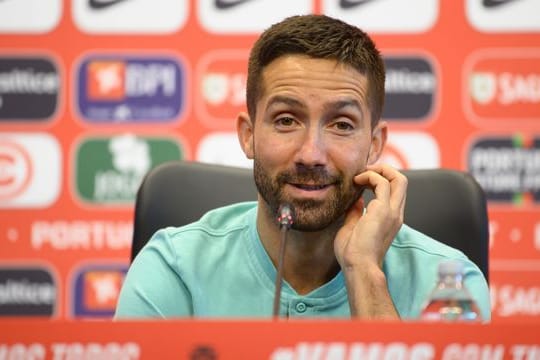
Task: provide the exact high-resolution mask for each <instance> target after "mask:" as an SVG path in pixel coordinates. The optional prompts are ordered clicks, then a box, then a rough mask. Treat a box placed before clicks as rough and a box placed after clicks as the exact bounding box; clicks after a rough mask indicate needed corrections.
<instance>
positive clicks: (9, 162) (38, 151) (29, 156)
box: [0, 132, 62, 209]
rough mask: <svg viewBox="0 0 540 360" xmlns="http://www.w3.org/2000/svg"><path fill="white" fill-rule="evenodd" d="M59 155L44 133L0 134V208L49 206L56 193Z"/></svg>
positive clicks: (58, 183) (52, 141)
mask: <svg viewBox="0 0 540 360" xmlns="http://www.w3.org/2000/svg"><path fill="white" fill-rule="evenodd" d="M61 155H62V153H61V149H60V144H59V143H58V141H57V140H56V139H55V138H54V137H53V136H51V135H49V134H47V133H8V132H3V133H0V209H1V208H4V209H9V208H45V207H48V206H50V205H52V204H53V203H54V202H55V201H56V200H57V199H58V196H59V194H60V188H61V182H62V177H61V176H62V159H61Z"/></svg>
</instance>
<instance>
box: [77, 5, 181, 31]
mask: <svg viewBox="0 0 540 360" xmlns="http://www.w3.org/2000/svg"><path fill="white" fill-rule="evenodd" d="M188 4H189V1H188V0H152V1H138V0H72V6H71V9H72V12H73V19H74V20H75V24H76V25H77V27H79V28H80V29H81V30H82V31H84V32H87V33H102V34H104V33H121V34H128V33H130V34H166V33H172V32H175V31H178V30H179V29H180V28H181V27H182V26H184V24H185V22H186V19H187V17H188V14H189V8H188ZM156 19H159V20H157V21H156Z"/></svg>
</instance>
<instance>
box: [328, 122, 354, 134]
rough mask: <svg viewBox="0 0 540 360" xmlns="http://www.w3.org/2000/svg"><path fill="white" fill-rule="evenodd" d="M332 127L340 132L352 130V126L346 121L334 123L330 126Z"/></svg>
mask: <svg viewBox="0 0 540 360" xmlns="http://www.w3.org/2000/svg"><path fill="white" fill-rule="evenodd" d="M332 127H333V128H334V129H336V130H338V131H341V132H346V131H351V130H354V126H353V125H352V124H351V123H349V122H347V121H336V122H335V123H333V124H332Z"/></svg>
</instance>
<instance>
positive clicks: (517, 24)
mask: <svg viewBox="0 0 540 360" xmlns="http://www.w3.org/2000/svg"><path fill="white" fill-rule="evenodd" d="M465 11H466V13H467V19H468V20H469V22H470V23H471V25H472V26H473V27H474V28H476V29H477V30H479V31H484V32H538V31H540V2H538V1H537V0H467V3H466V6H465Z"/></svg>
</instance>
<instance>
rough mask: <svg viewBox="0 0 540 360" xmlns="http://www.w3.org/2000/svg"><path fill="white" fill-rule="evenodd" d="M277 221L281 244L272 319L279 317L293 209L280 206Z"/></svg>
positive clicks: (283, 205)
mask: <svg viewBox="0 0 540 360" xmlns="http://www.w3.org/2000/svg"><path fill="white" fill-rule="evenodd" d="M277 221H278V223H279V228H280V230H281V243H280V245H279V257H278V266H277V274H276V286H275V293H274V309H273V311H272V314H273V316H274V318H277V317H279V303H280V300H281V284H282V283H283V261H284V258H285V242H286V241H287V231H288V230H289V229H290V228H291V226H292V224H293V222H294V212H293V208H292V207H291V206H290V205H289V204H281V205H280V206H279V210H278V217H277Z"/></svg>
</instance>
